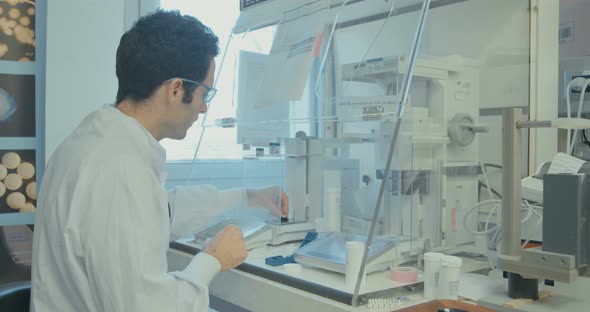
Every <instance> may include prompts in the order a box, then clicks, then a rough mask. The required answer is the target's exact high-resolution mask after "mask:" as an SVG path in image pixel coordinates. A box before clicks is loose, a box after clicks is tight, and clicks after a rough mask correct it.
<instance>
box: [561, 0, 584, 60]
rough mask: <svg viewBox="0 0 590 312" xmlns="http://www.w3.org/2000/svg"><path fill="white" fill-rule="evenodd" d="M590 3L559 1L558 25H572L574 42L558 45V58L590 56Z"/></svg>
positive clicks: (573, 0)
mask: <svg viewBox="0 0 590 312" xmlns="http://www.w3.org/2000/svg"><path fill="white" fill-rule="evenodd" d="M589 17H590V1H588V0H561V1H559V24H560V25H564V24H570V23H573V24H574V28H575V31H574V40H572V41H567V42H563V43H560V45H559V58H560V59H567V58H573V57H581V56H589V55H590V18H589Z"/></svg>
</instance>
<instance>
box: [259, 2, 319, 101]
mask: <svg viewBox="0 0 590 312" xmlns="http://www.w3.org/2000/svg"><path fill="white" fill-rule="evenodd" d="M326 3H327V2H323V1H319V2H315V3H309V4H306V5H303V6H301V7H299V8H297V9H295V10H292V11H289V12H286V13H285V14H284V15H283V17H282V18H281V22H280V23H279V26H278V27H277V33H276V35H275V38H274V41H273V45H272V48H271V51H270V54H269V56H268V62H267V64H266V67H265V73H264V77H263V80H262V86H264V91H265V92H264V93H262V92H261V93H259V95H260V97H259V99H258V100H257V101H256V102H255V103H256V106H258V107H261V106H270V105H274V104H275V103H276V102H288V101H298V100H300V99H301V97H302V95H303V90H304V88H305V85H306V82H307V80H308V78H309V73H310V70H311V65H312V63H313V60H314V58H315V57H316V56H317V51H318V49H319V45H320V44H321V41H322V30H323V27H324V25H325V23H326V21H327V18H328V17H329V9H328V7H327V5H326Z"/></svg>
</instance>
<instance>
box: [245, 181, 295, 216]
mask: <svg viewBox="0 0 590 312" xmlns="http://www.w3.org/2000/svg"><path fill="white" fill-rule="evenodd" d="M248 207H251V208H265V209H268V210H269V211H270V212H271V213H272V214H273V215H274V216H277V217H288V216H289V197H288V196H287V194H285V192H283V191H282V190H281V187H280V186H271V187H266V188H261V189H249V190H248Z"/></svg>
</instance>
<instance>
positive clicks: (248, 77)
mask: <svg viewBox="0 0 590 312" xmlns="http://www.w3.org/2000/svg"><path fill="white" fill-rule="evenodd" d="M267 61H268V56H267V55H266V54H260V53H254V52H246V51H241V52H240V62H239V64H240V65H239V66H240V68H239V72H238V73H239V74H238V75H239V76H238V101H237V103H238V109H237V114H236V116H237V121H238V143H239V144H252V145H255V146H263V145H267V144H268V143H269V142H274V141H276V140H277V138H279V137H288V136H289V127H288V124H287V122H285V120H287V119H288V117H289V106H288V105H278V104H277V105H271V106H262V107H260V106H258V105H257V102H258V101H259V100H260V98H261V95H264V91H263V90H261V83H262V81H263V79H264V75H265V65H266V63H267ZM279 120H282V122H278V121H279ZM261 121H262V122H264V123H263V124H262V123H259V122H261ZM272 121H277V122H272Z"/></svg>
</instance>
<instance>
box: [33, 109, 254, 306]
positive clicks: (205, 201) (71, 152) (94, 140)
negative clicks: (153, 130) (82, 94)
mask: <svg viewBox="0 0 590 312" xmlns="http://www.w3.org/2000/svg"><path fill="white" fill-rule="evenodd" d="M165 160H166V153H165V150H164V149H163V148H162V146H161V145H160V144H159V143H158V142H157V141H156V140H155V139H154V137H153V136H151V135H150V133H149V132H148V131H147V130H146V129H145V128H143V127H142V126H141V124H139V123H138V122H137V121H136V120H135V119H132V118H130V117H128V116H126V115H124V114H122V113H121V112H120V111H119V110H117V109H116V108H114V107H111V106H107V107H105V108H103V109H101V110H98V111H96V112H94V113H92V114H90V115H89V116H88V117H87V118H86V119H85V120H84V121H83V122H82V123H81V124H80V126H78V128H77V129H76V130H75V131H74V132H73V133H72V134H71V135H70V136H69V137H68V138H66V140H65V141H64V142H63V143H62V144H61V145H60V146H59V148H58V149H57V150H56V151H55V153H54V155H53V157H51V160H50V161H49V164H48V167H47V169H46V171H45V176H44V178H43V181H42V186H41V190H40V194H39V200H38V209H37V215H36V221H35V231H34V245H33V268H32V295H31V311H36V312H45V311H51V312H55V311H59V312H81V311H90V312H94V311H108V312H111V311H112V312H115V311H142V312H149V311H154V312H155V311H157V312H161V311H207V307H208V305H209V297H208V286H209V283H210V282H211V280H212V279H213V277H214V276H215V275H216V274H217V273H218V272H219V270H220V264H219V262H218V261H217V260H216V259H215V258H214V257H212V256H209V255H207V254H204V253H200V254H198V255H197V256H195V257H194V258H193V260H192V261H191V262H190V264H189V265H188V266H187V268H186V269H185V270H183V271H179V272H171V273H168V272H167V260H166V251H167V249H168V243H169V239H170V237H179V236H183V235H185V234H189V233H190V232H191V231H193V230H194V225H195V224H197V223H202V219H201V218H200V217H203V211H208V210H209V212H208V214H209V215H211V216H212V215H215V214H217V213H219V212H220V211H221V210H223V209H226V208H231V206H235V205H238V203H240V202H241V201H242V200H243V197H244V195H243V193H244V192H241V191H227V192H218V191H217V190H216V189H215V188H213V187H202V188H196V189H194V188H193V189H188V188H182V189H179V190H178V192H177V194H175V196H173V197H174V199H175V200H174V201H175V202H176V204H175V205H172V215H173V219H172V222H170V219H169V215H168V213H169V212H168V200H167V194H166V191H165V190H164V188H163V183H164V180H165V174H164V163H165ZM195 199H196V200H197V201H195ZM222 199H223V200H222ZM197 208H200V209H197ZM171 231H172V233H171ZM171 235H172V236H171Z"/></svg>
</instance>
